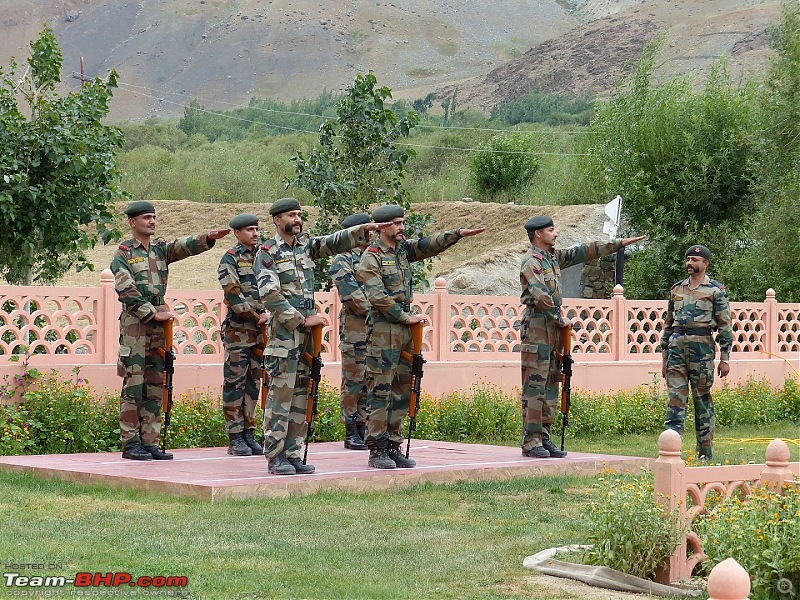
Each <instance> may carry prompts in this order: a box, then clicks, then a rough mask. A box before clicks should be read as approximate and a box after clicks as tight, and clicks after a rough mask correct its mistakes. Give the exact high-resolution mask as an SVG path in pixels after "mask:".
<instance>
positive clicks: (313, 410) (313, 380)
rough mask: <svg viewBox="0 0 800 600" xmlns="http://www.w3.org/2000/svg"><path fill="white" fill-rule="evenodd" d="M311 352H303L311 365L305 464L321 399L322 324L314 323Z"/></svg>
mask: <svg viewBox="0 0 800 600" xmlns="http://www.w3.org/2000/svg"><path fill="white" fill-rule="evenodd" d="M311 352H312V354H309V353H308V352H304V353H303V360H304V361H306V363H307V364H308V365H309V366H310V367H311V370H310V371H309V374H308V402H307V404H306V423H308V430H307V431H306V447H305V450H304V451H303V464H306V459H307V458H308V444H309V442H310V441H311V437H312V436H313V435H314V419H315V418H316V416H317V400H318V399H319V382H320V379H322V359H321V358H320V354H321V353H322V325H314V326H313V327H312V328H311Z"/></svg>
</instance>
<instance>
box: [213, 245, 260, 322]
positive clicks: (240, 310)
mask: <svg viewBox="0 0 800 600" xmlns="http://www.w3.org/2000/svg"><path fill="white" fill-rule="evenodd" d="M255 257H256V250H255V248H253V249H252V250H251V249H250V248H248V247H247V246H245V245H244V244H236V246H234V247H233V248H231V249H230V250H228V251H227V252H226V253H225V254H223V255H222V259H221V260H220V261H219V268H218V274H219V283H220V285H221V286H222V290H223V291H224V292H225V295H224V298H223V299H224V301H225V305H226V306H227V307H228V314H227V317H226V318H227V319H234V320H235V321H237V322H239V323H248V324H253V325H255V324H256V323H257V322H258V319H259V316H260V315H261V314H262V313H263V312H264V306H263V305H262V303H261V297H260V296H259V295H258V285H257V284H256V276H255V271H254V270H253V262H254V261H255Z"/></svg>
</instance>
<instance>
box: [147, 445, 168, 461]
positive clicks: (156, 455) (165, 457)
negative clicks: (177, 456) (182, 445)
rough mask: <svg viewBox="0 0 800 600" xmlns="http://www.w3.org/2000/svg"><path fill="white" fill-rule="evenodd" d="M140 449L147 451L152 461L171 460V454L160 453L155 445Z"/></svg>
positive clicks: (159, 449)
mask: <svg viewBox="0 0 800 600" xmlns="http://www.w3.org/2000/svg"><path fill="white" fill-rule="evenodd" d="M142 448H144V449H145V450H147V451H148V452H149V453H150V456H152V457H153V459H154V460H172V452H162V451H161V448H159V447H158V446H157V445H156V444H147V445H143V446H142Z"/></svg>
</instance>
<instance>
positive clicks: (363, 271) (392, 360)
mask: <svg viewBox="0 0 800 600" xmlns="http://www.w3.org/2000/svg"><path fill="white" fill-rule="evenodd" d="M372 220H373V221H375V222H376V223H383V224H388V227H386V228H385V229H381V232H380V234H379V237H378V239H377V240H376V241H374V242H373V243H372V244H370V246H369V247H368V248H367V250H366V251H365V252H364V254H363V255H362V256H361V262H360V263H359V266H358V270H357V271H356V276H357V277H358V279H359V281H361V282H362V283H363V284H364V291H365V293H366V296H367V300H368V301H369V303H370V310H369V316H368V320H367V358H366V367H367V388H368V395H367V406H368V413H369V415H368V417H367V438H366V444H367V446H368V447H369V450H370V453H369V460H368V463H367V464H368V465H369V466H370V467H374V468H378V469H394V468H395V467H401V468H410V467H414V466H416V464H417V463H416V461H414V460H412V459H409V458H406V457H405V456H403V453H402V452H401V451H400V444H401V443H402V441H403V431H402V428H403V420H404V419H405V418H406V415H408V407H409V401H410V398H411V365H410V364H408V363H407V362H406V361H404V360H402V359H401V358H400V354H401V352H402V351H404V350H405V351H406V352H408V353H409V354H412V353H413V349H414V348H413V342H412V340H411V331H410V329H409V327H408V326H409V325H412V324H414V323H424V322H425V321H426V318H425V315H418V314H412V313H411V300H412V283H413V282H412V274H411V263H412V262H415V261H419V260H424V259H426V258H430V257H432V256H436V255H437V254H439V253H440V252H443V251H444V250H446V249H447V248H449V247H450V246H452V245H453V244H455V243H456V242H458V240H460V239H461V238H463V237H468V236H473V235H477V234H479V233H481V232H483V231H484V229H485V228H484V227H481V228H479V229H455V230H452V231H444V232H442V233H438V234H436V235H433V236H430V237H423V238H420V239H418V240H406V237H405V210H404V209H403V207H402V206H398V205H396V204H389V205H386V206H381V207H379V208H376V209H375V210H374V211H373V213H372Z"/></svg>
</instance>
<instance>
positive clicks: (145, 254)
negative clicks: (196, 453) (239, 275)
mask: <svg viewBox="0 0 800 600" xmlns="http://www.w3.org/2000/svg"><path fill="white" fill-rule="evenodd" d="M214 243H215V241H214V240H211V239H209V238H208V236H207V234H203V235H197V236H189V237H185V238H180V239H178V240H175V241H173V242H166V241H164V240H163V239H160V238H157V239H153V240H151V241H150V249H149V250H147V249H145V248H144V246H143V245H142V243H141V242H140V241H139V240H137V239H133V240H130V241H127V242H124V243H122V244H120V245H119V248H118V249H117V251H116V252H115V253H114V257H113V258H112V259H111V270H112V271H113V272H114V289H115V290H116V292H117V295H118V296H119V300H120V302H122V313H121V314H120V317H119V329H120V337H119V361H118V363H117V372H118V374H119V376H120V377H123V378H124V380H123V383H122V395H121V398H120V405H119V432H120V439H121V440H122V445H123V448H127V447H131V446H135V445H137V444H143V445H145V446H150V445H157V444H158V436H159V432H160V430H161V401H162V398H163V377H164V359H163V358H162V357H161V356H160V355H159V353H158V350H159V349H161V350H164V345H165V342H164V329H163V326H162V324H161V323H160V322H158V321H155V320H153V316H154V315H155V314H156V312H167V308H166V306H165V305H164V293H165V292H166V289H167V276H168V274H169V269H168V265H169V264H170V263H173V262H175V261H178V260H182V259H184V258H187V257H189V256H194V255H196V254H200V253H201V252H205V251H206V250H208V249H209V248H212V247H213V246H214Z"/></svg>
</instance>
